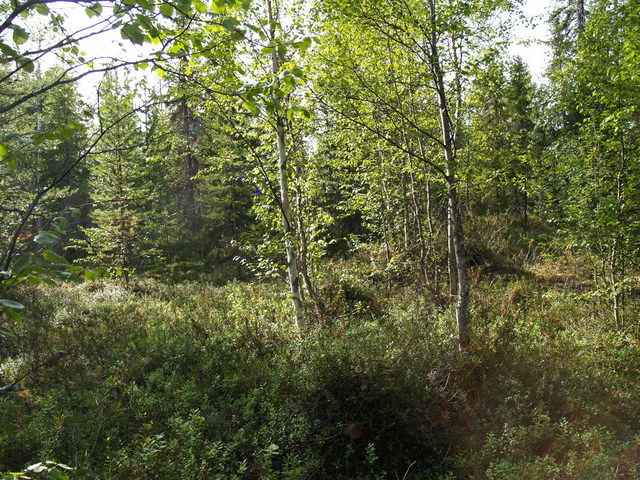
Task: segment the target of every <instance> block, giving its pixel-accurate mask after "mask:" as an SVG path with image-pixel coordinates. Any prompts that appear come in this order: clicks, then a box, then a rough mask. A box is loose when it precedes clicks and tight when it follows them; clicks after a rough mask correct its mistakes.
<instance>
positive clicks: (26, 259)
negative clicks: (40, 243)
mask: <svg viewBox="0 0 640 480" xmlns="http://www.w3.org/2000/svg"><path fill="white" fill-rule="evenodd" d="M34 258H35V256H34V255H33V253H25V254H24V255H22V256H21V257H20V258H19V259H18V261H17V262H16V263H14V264H13V267H12V268H11V273H13V274H14V275H16V276H17V275H20V274H21V273H22V272H23V271H24V270H25V269H26V268H28V267H29V266H30V265H31V264H32V263H33V259H34Z"/></svg>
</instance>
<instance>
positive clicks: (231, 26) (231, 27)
mask: <svg viewBox="0 0 640 480" xmlns="http://www.w3.org/2000/svg"><path fill="white" fill-rule="evenodd" d="M222 26H223V27H224V28H225V30H228V31H230V32H235V31H236V25H235V23H234V21H233V20H232V19H230V18H225V19H224V20H223V21H222Z"/></svg>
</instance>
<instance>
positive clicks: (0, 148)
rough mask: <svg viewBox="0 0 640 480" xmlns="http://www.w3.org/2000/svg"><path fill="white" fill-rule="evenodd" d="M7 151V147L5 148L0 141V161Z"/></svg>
mask: <svg viewBox="0 0 640 480" xmlns="http://www.w3.org/2000/svg"><path fill="white" fill-rule="evenodd" d="M8 151H9V149H8V148H7V146H6V145H5V144H4V143H0V161H2V159H3V158H4V156H5V155H6V154H7V152H8Z"/></svg>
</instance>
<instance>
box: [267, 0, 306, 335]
mask: <svg viewBox="0 0 640 480" xmlns="http://www.w3.org/2000/svg"><path fill="white" fill-rule="evenodd" d="M266 4H267V14H268V20H269V25H270V28H269V34H270V38H269V40H270V41H272V42H273V41H274V39H275V36H276V23H275V21H274V14H273V6H272V2H271V0H266ZM271 68H272V73H273V75H274V77H277V75H278V73H279V71H280V61H279V59H278V53H277V49H274V51H273V52H272V53H271ZM276 81H277V80H276ZM285 124H286V121H285V117H284V114H283V112H282V111H277V113H276V135H277V137H278V160H279V161H278V170H279V175H280V205H281V214H282V226H283V229H284V245H285V249H286V251H287V272H288V275H289V287H290V289H291V301H292V303H293V308H294V310H295V321H296V325H297V326H298V329H299V330H300V331H304V330H305V327H306V323H305V318H304V310H303V306H302V297H301V295H300V275H299V273H298V255H297V252H296V249H295V246H294V241H293V239H294V237H295V233H294V231H293V224H292V221H291V201H290V198H289V178H288V167H287V165H288V157H287V147H286V141H285Z"/></svg>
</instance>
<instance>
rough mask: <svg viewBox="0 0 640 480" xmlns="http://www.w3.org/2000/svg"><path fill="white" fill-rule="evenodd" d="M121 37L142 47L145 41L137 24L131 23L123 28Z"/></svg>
mask: <svg viewBox="0 0 640 480" xmlns="http://www.w3.org/2000/svg"><path fill="white" fill-rule="evenodd" d="M120 35H121V36H122V38H124V39H126V40H130V41H131V42H132V43H135V44H136V45H142V44H143V43H144V40H145V36H144V33H142V30H140V27H139V26H138V25H136V24H135V23H129V24H127V25H125V26H124V27H122V30H120Z"/></svg>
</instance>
